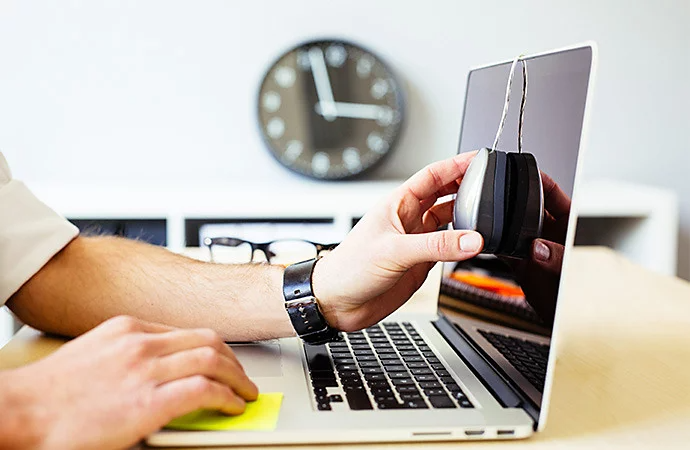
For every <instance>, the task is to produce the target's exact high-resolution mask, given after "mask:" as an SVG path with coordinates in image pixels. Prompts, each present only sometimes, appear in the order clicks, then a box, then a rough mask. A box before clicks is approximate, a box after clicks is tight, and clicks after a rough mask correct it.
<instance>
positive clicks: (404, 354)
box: [399, 350, 419, 361]
mask: <svg viewBox="0 0 690 450" xmlns="http://www.w3.org/2000/svg"><path fill="white" fill-rule="evenodd" d="M399 353H400V356H401V357H402V358H403V359H404V360H405V361H409V357H410V356H419V352H417V351H416V350H402V351H400V352H399Z"/></svg>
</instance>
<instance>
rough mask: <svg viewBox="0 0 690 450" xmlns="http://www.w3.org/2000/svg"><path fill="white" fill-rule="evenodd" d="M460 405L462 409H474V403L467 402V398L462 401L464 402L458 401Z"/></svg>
mask: <svg viewBox="0 0 690 450" xmlns="http://www.w3.org/2000/svg"><path fill="white" fill-rule="evenodd" d="M458 403H459V404H460V407H461V408H474V406H473V405H472V403H470V401H469V400H467V399H466V398H465V399H462V400H458Z"/></svg>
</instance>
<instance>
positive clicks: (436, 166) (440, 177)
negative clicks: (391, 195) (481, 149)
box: [402, 152, 476, 201]
mask: <svg viewBox="0 0 690 450" xmlns="http://www.w3.org/2000/svg"><path fill="white" fill-rule="evenodd" d="M475 154H476V152H467V153H460V154H459V155H456V156H454V157H453V158H449V159H446V160H444V161H439V162H436V163H433V164H430V165H428V166H426V167H425V168H424V169H422V170H420V171H419V172H417V173H416V174H414V175H412V177H411V178H410V179H408V180H407V181H406V182H405V183H403V185H402V188H403V189H405V190H406V191H407V192H410V193H411V194H412V195H413V196H414V197H415V198H416V199H417V201H422V200H425V199H427V198H429V197H432V196H436V197H437V198H438V196H442V195H439V194H440V193H441V192H445V191H449V190H450V191H451V192H448V193H449V194H450V193H454V192H452V189H451V187H452V183H454V182H455V181H456V180H457V179H459V178H462V176H463V175H464V174H465V172H466V171H467V168H468V167H469V165H470V162H471V161H472V158H474V155H475ZM444 190H445V191H444ZM455 191H456V192H457V188H456V189H455ZM443 195H448V194H443Z"/></svg>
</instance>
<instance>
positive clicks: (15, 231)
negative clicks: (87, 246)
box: [0, 153, 79, 306]
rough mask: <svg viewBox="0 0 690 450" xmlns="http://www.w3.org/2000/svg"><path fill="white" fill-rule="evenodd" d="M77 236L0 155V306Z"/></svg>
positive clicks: (69, 224) (63, 219)
mask: <svg viewBox="0 0 690 450" xmlns="http://www.w3.org/2000/svg"><path fill="white" fill-rule="evenodd" d="M78 234H79V230H78V229H77V227H75V226H74V225H72V224H71V223H69V222H68V221H67V220H66V219H65V218H64V217H62V216H60V215H59V214H58V213H56V212H55V211H53V210H52V209H50V208H49V207H48V206H46V205H45V204H44V203H42V202H41V201H40V200H39V199H37V198H36V197H35V196H34V195H33V194H32V193H31V191H29V189H28V188H27V187H26V186H25V185H24V183H22V182H21V181H17V180H13V179H12V173H11V172H10V168H9V166H8V165H7V161H6V160H5V157H4V156H3V155H2V153H0V306H2V305H4V304H5V302H6V301H7V300H8V299H9V298H10V297H11V296H12V294H14V293H15V292H17V291H18V290H19V288H20V287H22V285H23V284H24V283H26V282H27V281H28V280H29V279H30V278H31V277H32V276H33V275H34V274H35V273H36V272H38V271H39V270H40V269H41V267H43V266H44V265H45V264H46V263H47V262H48V261H49V260H50V258H52V257H53V256H54V255H55V254H56V253H58V252H59V251H60V250H62V249H63V248H64V247H65V246H66V245H67V244H68V243H69V242H70V241H71V240H72V239H74V238H75V237H76V236H77V235H78Z"/></svg>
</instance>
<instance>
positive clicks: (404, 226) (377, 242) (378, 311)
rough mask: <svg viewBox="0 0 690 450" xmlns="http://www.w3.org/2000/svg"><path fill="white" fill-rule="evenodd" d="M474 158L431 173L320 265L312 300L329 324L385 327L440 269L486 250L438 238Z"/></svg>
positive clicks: (475, 243)
mask: <svg viewBox="0 0 690 450" xmlns="http://www.w3.org/2000/svg"><path fill="white" fill-rule="evenodd" d="M473 156H474V153H464V154H460V155H457V156H455V157H453V158H450V159H447V160H445V161H440V162H437V163H434V164H431V165H429V166H427V167H426V168H425V169H423V170H421V171H420V172H418V173H416V174H415V175H413V176H412V177H411V178H410V179H409V180H407V181H406V182H405V183H403V184H402V185H401V186H400V187H399V188H398V189H396V190H395V191H394V192H393V193H392V194H391V195H390V196H389V197H388V198H386V199H385V200H384V201H383V202H382V203H381V204H379V205H378V206H377V207H375V208H374V209H373V210H372V211H370V212H369V213H367V214H366V215H365V216H364V217H363V218H362V220H360V221H359V222H358V223H357V225H356V226H355V227H354V228H353V229H352V231H351V232H350V233H349V234H348V235H347V237H346V238H345V240H344V241H343V242H342V243H341V244H340V245H338V247H336V248H335V249H334V250H333V251H331V252H330V253H328V254H327V255H326V256H324V257H323V258H321V259H320V260H319V262H318V263H317V264H316V266H315V267H314V272H313V276H312V282H313V289H314V295H315V297H316V298H317V299H318V300H319V305H320V307H321V312H322V313H323V315H324V316H325V318H326V320H327V321H328V323H329V324H330V325H331V326H332V327H334V328H337V329H339V330H343V331H352V330H356V329H361V328H364V327H367V326H369V325H372V324H374V323H377V322H379V321H380V320H381V319H383V318H384V317H386V316H388V315H389V314H390V313H392V312H393V311H395V310H396V309H398V308H399V307H400V306H402V304H403V303H405V302H406V301H407V300H408V299H409V298H410V296H411V295H412V294H413V293H414V292H415V291H416V290H417V289H419V287H420V286H421V285H422V283H423V282H424V280H425V279H426V276H427V274H428V272H429V270H431V268H432V267H433V266H434V264H435V263H436V262H437V261H461V260H464V259H469V258H472V257H473V256H475V255H477V253H479V251H480V250H481V246H482V239H481V236H480V235H479V234H478V233H474V232H471V231H465V230H443V231H437V230H438V229H439V227H442V226H444V225H447V224H448V223H450V222H451V221H452V217H453V203H454V202H453V201H452V200H451V201H447V202H444V203H440V204H435V203H436V200H437V199H439V198H440V197H443V196H446V195H450V194H453V193H455V192H456V191H457V189H458V183H459V180H461V179H462V177H463V175H464V174H465V171H466V170H467V167H468V166H469V164H470V160H471V159H472V157H473Z"/></svg>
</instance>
